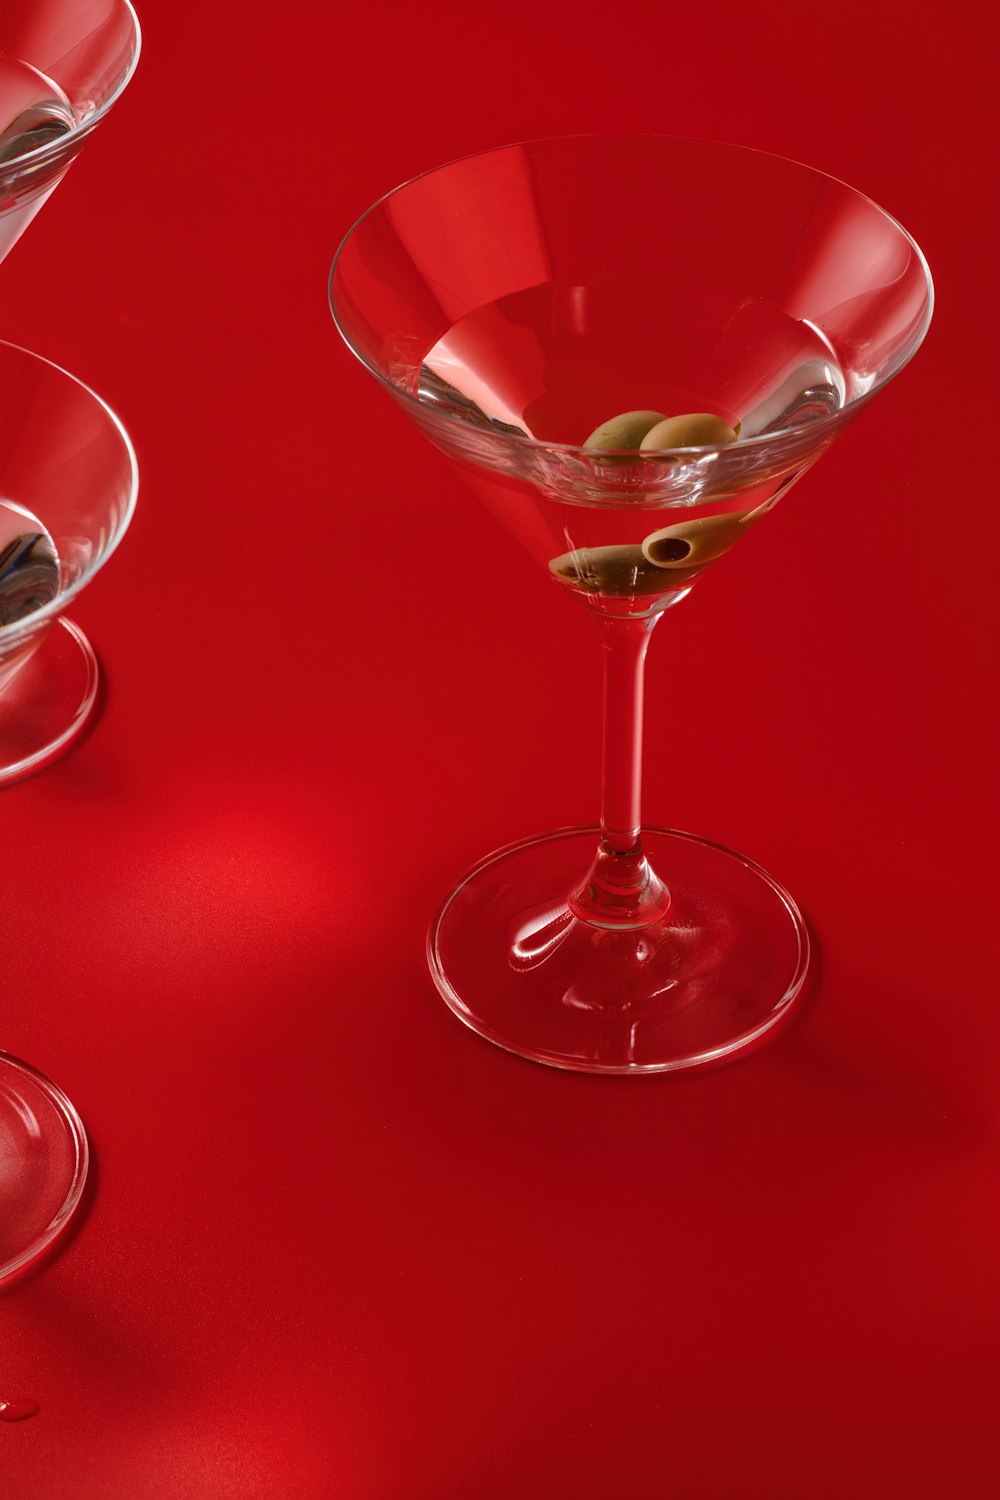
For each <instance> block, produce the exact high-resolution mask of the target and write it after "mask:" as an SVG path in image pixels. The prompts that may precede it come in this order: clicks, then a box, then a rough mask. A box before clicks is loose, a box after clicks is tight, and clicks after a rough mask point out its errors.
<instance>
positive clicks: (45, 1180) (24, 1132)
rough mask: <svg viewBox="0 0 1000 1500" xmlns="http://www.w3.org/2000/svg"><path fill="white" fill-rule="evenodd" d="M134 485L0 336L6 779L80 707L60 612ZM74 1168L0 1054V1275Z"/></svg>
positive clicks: (59, 1102)
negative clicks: (1, 341)
mask: <svg viewBox="0 0 1000 1500" xmlns="http://www.w3.org/2000/svg"><path fill="white" fill-rule="evenodd" d="M137 483H138V476H137V469H136V462H135V455H134V453H133V450H132V444H131V443H130V441H129V438H128V435H127V433H126V432H125V430H124V428H123V427H122V425H121V423H120V422H119V420H118V418H117V417H116V416H115V415H114V413H113V412H112V411H111V410H110V409H109V408H108V407H107V406H106V405H105V404H104V402H103V401H101V400H100V398H99V397H97V396H95V395H94V393H93V391H91V390H88V389H87V387H86V386H85V385H82V384H81V383H80V382H79V381H78V380H75V379H74V378H73V376H72V375H68V374H67V373H66V371H65V370H60V369H59V368H58V366H56V365H53V364H50V363H49V362H48V360H45V359H41V358H39V356H37V355H35V354H29V353H28V352H27V351H26V350H24V349H18V348H17V347H15V345H13V344H7V343H0V746H2V747H3V752H4V757H5V760H4V766H5V775H6V777H7V779H8V780H10V779H12V778H13V777H14V776H16V775H19V774H20V775H24V774H26V772H27V771H29V770H33V769H35V768H37V766H38V765H39V764H41V763H42V761H44V760H48V759H50V758H51V757H52V756H53V755H54V754H55V753H57V751H58V750H59V749H60V748H62V745H63V744H65V743H66V741H67V739H68V738H69V736H70V735H71V734H72V733H73V732H74V731H75V729H77V728H78V727H79V725H80V724H81V723H82V722H83V720H84V719H85V718H86V716H87V713H88V712H89V709H90V706H91V704H92V702H93V695H94V691H95V688H96V682H97V676H96V668H95V667H94V665H93V656H92V653H91V651H90V648H89V646H87V645H86V642H85V641H84V639H83V637H82V635H81V632H80V631H79V630H78V629H77V627H76V626H75V625H73V624H71V623H70V622H69V621H67V620H66V619H64V618H63V611H64V610H65V608H66V606H67V605H68V604H69V603H70V602H71V601H72V600H73V599H75V598H76V596H77V595H78V594H79V593H80V592H81V590H82V589H84V588H86V586H87V584H88V583H89V582H90V580H91V579H92V578H93V577H94V575H95V573H96V572H97V571H98V569H99V568H101V567H102V566H103V565H104V563H105V562H106V561H107V559H108V558H109V557H110V556H111V554H112V552H114V550H115V548H116V547H117V545H118V543H119V542H120V540H121V538H122V536H123V535H124V533H125V530H126V528H127V526H128V524H129V521H130V520H131V517H132V513H133V510H134V507H135V499H136V491H137ZM88 663H89V664H90V665H89V667H87V664H88ZM81 664H83V666H84V667H87V670H86V671H84V673H83V674H82V675H81V672H80V668H81ZM67 715H69V724H68V726H67V723H66V719H67ZM60 735H61V738H60ZM86 1171H87V1140H86V1136H85V1135H84V1131H83V1126H82V1125H81V1123H80V1119H79V1116H78V1115H77V1113H76V1110H75V1109H74V1108H73V1106H72V1104H71V1103H70V1102H69V1100H68V1099H67V1098H66V1097H65V1096H64V1095H63V1094H62V1093H61V1092H60V1090H59V1089H57V1088H56V1087H55V1086H54V1085H53V1084H52V1083H50V1082H49V1081H48V1080H47V1079H45V1078H43V1077H42V1076H41V1075H40V1074H39V1073H36V1072H35V1071H34V1069H32V1068H29V1067H28V1066H27V1065H26V1064H24V1063H20V1062H18V1061H17V1060H15V1059H14V1058H11V1057H8V1056H7V1055H6V1054H3V1053H0V1281H3V1280H4V1279H5V1278H6V1277H8V1276H10V1275H11V1274H12V1273H13V1272H14V1271H16V1270H18V1269H20V1268H21V1267H22V1266H24V1265H26V1264H27V1263H28V1262H30V1261H32V1260H33V1259H34V1258H35V1257H36V1256H38V1255H39V1254H40V1253H41V1251H42V1250H43V1249H44V1248H45V1247H46V1245H48V1244H49V1243H50V1242H51V1241H52V1239H53V1238H54V1237H55V1236H56V1235H57V1234H58V1233H59V1231H60V1229H61V1228H62V1227H63V1225H64V1224H65V1223H66V1221H67V1220H68V1219H69V1217H70V1215H71V1214H72V1212H73V1209H74V1208H75V1207H76V1205H77V1203H78V1201H79V1197H80V1193H81V1191H82V1189H83V1183H84V1178H85V1177H86Z"/></svg>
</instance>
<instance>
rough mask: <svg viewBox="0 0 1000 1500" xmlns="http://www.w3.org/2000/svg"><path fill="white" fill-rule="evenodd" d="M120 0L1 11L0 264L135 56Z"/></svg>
mask: <svg viewBox="0 0 1000 1500" xmlns="http://www.w3.org/2000/svg"><path fill="white" fill-rule="evenodd" d="M139 47H140V34H139V23H138V20H137V19H136V14H135V11H134V10H133V9H132V6H131V5H130V4H129V3H128V0H100V3H96V0H5V3H4V5H3V7H2V8H0V260H2V259H3V258H4V257H5V256H6V255H7V253H8V251H9V250H10V249H11V247H12V246H13V245H14V244H16V242H17V240H18V239H20V237H21V235H22V234H23V233H24V231H25V229H26V228H27V226H28V225H29V224H30V222H31V220H32V219H33V218H34V216H35V214H36V213H37V212H38V210H39V209H40V208H41V206H42V204H43V203H44V202H45V200H46V198H48V196H49V194H50V193H51V192H52V191H53V189H54V188H55V186H56V184H57V183H58V182H59V180H60V178H61V177H62V176H63V175H64V173H65V172H66V170H67V168H68V167H69V165H70V163H71V162H72V161H73V160H74V158H75V157H76V154H77V152H78V151H79V149H80V147H81V146H82V144H83V142H84V141H85V140H86V138H87V136H89V135H90V133H91V132H92V131H93V130H94V129H95V128H96V127H97V125H98V124H99V122H100V121H101V120H102V119H103V118H104V116H105V115H106V114H107V113H108V110H109V109H110V108H111V107H112V105H113V104H114V103H115V101H116V100H117V99H118V98H119V97H120V95H121V93H122V91H123V90H124V88H125V86H126V85H127V83H128V81H129V79H130V78H131V77H132V74H133V72H134V71H135V66H136V63H137V62H138V59H139Z"/></svg>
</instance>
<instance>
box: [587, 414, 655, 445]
mask: <svg viewBox="0 0 1000 1500" xmlns="http://www.w3.org/2000/svg"><path fill="white" fill-rule="evenodd" d="M663 420H664V417H663V413H662V411H623V412H622V414H621V416H620V417H611V418H609V420H608V421H607V422H602V423H601V425H600V427H595V428H594V430H593V432H592V433H591V434H590V437H589V438H588V439H587V441H586V442H585V443H584V445H583V446H584V447H585V448H638V446H639V444H640V443H641V442H642V440H643V438H644V437H645V436H646V433H647V432H649V430H650V428H651V427H656V426H657V424H658V423H662V422H663Z"/></svg>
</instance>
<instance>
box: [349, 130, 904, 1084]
mask: <svg viewBox="0 0 1000 1500" xmlns="http://www.w3.org/2000/svg"><path fill="white" fill-rule="evenodd" d="M330 301H331V307H332V311H333V316H334V320H335V322H336V325H337V327H338V329H339V331H340V333H341V334H342V336H343V338H344V339H345V341H346V343H347V344H348V346H349V347H350V349H351V350H352V351H353V352H354V353H355V354H356V355H357V356H358V358H359V359H360V360H361V361H362V363H363V364H364V365H365V366H366V367H367V368H368V370H369V371H370V372H371V373H372V374H373V375H374V376H375V377H376V378H377V379H378V380H379V382H380V383H381V384H382V386H383V387H384V389H385V390H386V391H387V392H388V394H389V395H390V396H392V398H393V399H394V400H395V401H396V402H397V403H398V405H399V406H400V407H401V408H402V409H403V410H404V411H406V412H407V413H408V414H409V415H410V416H411V417H412V418H413V420H414V421H416V422H417V424H418V426H419V427H420V428H421V429H422V431H423V432H424V433H425V435H426V436H427V437H428V438H429V439H430V440H431V442H432V443H434V444H435V446H437V447H438V448H439V449H440V450H441V451H442V452H443V453H445V454H446V455H447V456H448V457H449V458H451V459H452V460H453V461H454V462H455V463H456V464H457V465H458V466H459V469H460V471H461V474H462V476H463V478H464V479H465V481H466V482H467V483H468V484H469V485H470V487H471V488H472V489H473V490H474V491H475V492H476V493H477V494H478V495H479V496H480V498H481V499H482V500H483V501H484V503H485V504H486V505H487V506H488V508H489V509H490V510H491V511H492V513H493V514H494V515H495V516H496V517H497V519H498V520H500V521H501V523H502V524H503V525H505V526H506V527H507V528H508V530H509V531H510V532H511V533H512V535H514V536H515V537H516V538H517V539H518V540H519V541H520V542H521V543H522V544H523V546H524V547H525V548H526V549H527V550H528V551H529V552H530V553H531V555H532V556H534V557H535V558H536V560H537V561H538V562H539V564H540V565H541V566H542V568H543V570H544V574H545V576H546V578H547V580H548V582H549V585H550V586H555V587H558V588H560V589H561V590H562V591H563V592H564V593H565V594H566V596H567V597H569V598H571V599H574V600H575V601H576V602H577V603H579V604H580V605H582V606H583V607H584V608H586V609H587V610H588V611H589V612H590V613H591V615H592V616H593V618H594V621H595V624H596V626H597V629H598V632H599V639H600V642H601V646H602V648H603V651H602V654H603V659H604V669H605V671H604V676H605V693H604V702H605V706H604V778H603V782H604V784H603V801H602V816H601V824H600V827H599V828H594V829H587V828H582V829H562V830H558V831H557V832H555V833H551V834H547V835H543V836H541V837H538V838H533V839H529V840H526V841H523V842H521V843H518V844H515V845H511V846H510V847H509V848H507V849H505V850H502V851H500V852H499V853H497V854H494V855H491V856H490V857H489V858H487V859H485V860H484V861H482V862H481V863H480V864H479V865H477V866H476V867H475V869H474V870H472V871H470V872H469V873H468V874H467V875H466V876H465V877H464V878H463V879H462V880H461V881H460V882H459V884H458V885H457V886H456V888H455V889H454V890H453V891H452V892H451V893H450V895H449V896H448V897H447V899H446V900H445V902H444V904H443V906H442V908H441V910H440V912H439V913H438V916H437V917H436V919H435V922H434V924H433V925H432V928H431V932H430V936H429V939H428V959H429V963H430V969H431V973H432V975H433V977H434V980H435V983H436V984H437V986H438V989H439V990H440V992H441V994H442V996H443V997H444V999H445V1000H446V1001H447V1003H448V1004H449V1005H450V1006H451V1007H452V1009H453V1010H454V1011H455V1013H456V1014H457V1015H458V1016H459V1017H460V1018H461V1019H462V1020H463V1021H464V1022H465V1023H466V1024H467V1025H469V1026H470V1027H472V1028H473V1029H474V1030H476V1031H477V1032H479V1033H480V1034H481V1035H483V1036H486V1037H488V1038H489V1039H490V1040H491V1041H493V1042H495V1043H497V1044H499V1045H500V1046H503V1047H506V1048H508V1049H509V1050H511V1051H513V1052H516V1053H519V1054H521V1055H522V1056H526V1057H530V1058H532V1059H534V1060H536V1061H539V1062H545V1063H549V1064H552V1065H554V1066H558V1067H565V1068H573V1069H579V1070H584V1071H591V1072H610V1073H644V1072H659V1071H665V1070H671V1069H680V1068H690V1067H701V1066H705V1065H708V1064H710V1063H714V1062H718V1061H720V1060H722V1059H723V1058H727V1057H731V1056H733V1055H735V1054H737V1053H740V1052H743V1051H747V1050H749V1049H751V1048H753V1047H755V1046H757V1045H758V1044H759V1043H760V1041H761V1040H762V1039H763V1038H764V1037H765V1036H766V1035H768V1034H769V1033H771V1032H773V1031H774V1029H775V1028H777V1027H778V1026H779V1025H781V1024H782V1023H783V1022H785V1021H786V1020H787V1019H788V1018H789V1016H790V1014H791V1011H792V1008H793V1005H794V1002H795V1000H796V999H797V998H798V997H799V996H801V995H802V994H803V992H804V991H803V986H804V984H805V980H806V975H807V971H808V952H809V942H808V935H807V931H806V927H805V923H804V921H803V919H802V916H801V914H800V913H799V911H798V909H797V907H796V906H795V903H794V902H793V901H792V899H791V897H790V896H789V895H788V894H787V892H785V891H784V890H783V889H782V888H781V887H780V885H778V884H777V882H776V881H774V880H773V879H772V877H771V876H769V875H768V874H767V873H766V872H765V871H763V870H761V869H760V868H759V867H758V866H757V865H756V864H754V863H753V862H752V861H751V860H748V859H746V858H744V857H743V856H741V855H737V854H733V853H732V852H731V851H729V850H726V849H722V848H720V847H719V846H717V845H714V844H711V843H709V842H707V841H705V840H701V839H697V838H695V837H694V836H692V835H690V834H686V833H678V832H676V831H670V830H664V829H644V828H642V826H641V818H640V779H641V751H642V674H643V664H644V661H645V655H646V648H647V646H648V642H649V637H650V634H651V631H652V629H653V626H654V625H655V624H656V622H657V620H658V619H659V618H660V617H661V615H662V614H663V613H665V611H666V610H667V609H669V608H671V607H672V606H674V605H675V604H677V603H679V602H680V601H681V600H682V599H684V598H685V597H686V596H687V595H688V594H689V593H690V591H691V589H692V588H693V587H694V586H695V584H696V583H697V580H698V578H699V577H700V576H701V574H702V573H703V572H704V570H705V569H706V568H707V567H709V566H711V564H712V562H714V561H715V560H716V559H717V558H718V557H720V556H722V555H723V554H724V553H725V552H728V551H729V549H730V548H731V547H733V546H734V545H735V543H736V542H737V541H738V540H739V538H740V536H741V535H743V534H744V532H745V531H746V529H747V528H748V527H750V526H753V525H756V524H757V523H758V522H760V521H762V520H763V519H764V518H765V517H766V515H767V514H768V513H769V512H770V510H771V509H773V507H774V505H775V504H776V503H777V502H778V501H779V500H780V499H781V497H782V496H783V495H784V494H785V493H786V492H787V491H788V489H789V488H790V487H791V486H792V485H793V484H794V483H795V482H796V481H797V480H798V479H799V478H800V477H801V476H802V474H803V473H805V471H806V470H807V469H808V468H809V467H810V465H811V464H813V463H814V462H815V461H816V459H817V458H818V457H819V456H820V454H821V453H822V452H823V451H824V450H825V449H826V448H827V447H828V446H829V444H830V443H831V442H832V441H833V440H834V438H835V437H836V436H837V435H838V433H839V432H840V431H841V430H842V429H843V428H844V427H845V426H846V425H847V423H848V422H849V421H851V420H852V419H853V418H854V417H855V416H856V415H857V414H858V413H859V412H860V411H861V409H862V408H863V407H864V406H865V405H867V403H868V402H869V401H870V400H871V398H872V397H873V396H874V395H875V393H876V392H877V391H878V390H880V389H881V388H882V387H883V386H884V385H885V384H886V383H887V382H888V381H889V380H890V379H891V378H892V377H893V376H894V375H896V374H897V373H898V372H899V371H900V370H901V369H902V368H903V366H904V365H905V364H906V363H907V361H908V360H909V359H910V358H911V357H912V356H913V354H914V353H915V352H916V349H917V348H918V346H919V344H920V342H921V340H922V339H923V336H924V334H925V332H926V330H927V326H928V323H929V321H930V315H931V306H932V290H931V282H930V276H929V273H928V270H927V265H926V262H925V261H924V258H923V256H922V255H921V253H920V251H919V249H918V248H917V246H916V245H915V244H914V242H913V240H912V239H911V238H910V237H909V235H907V234H906V232H905V231H904V230H903V229H902V228H901V227H900V226H899V224H897V223H896V221H895V220H894V219H892V218H891V217H890V216H889V215H888V214H886V213H885V212H884V211H883V210H882V209H880V208H879V207H878V206H877V205H876V204H874V203H872V202H871V201H870V200H869V199H868V198H865V197H864V196H863V195H862V194H860V193H857V192H855V191H854V190H853V189H851V188H849V187H847V186H845V185H844V184H843V183H840V182H836V181H835V180H833V179H831V178H829V177H827V176H825V175H823V174H822V173H820V172H816V171H813V170H811V169H810V168H808V167H805V166H802V165H800V164H798V163H795V162H790V161H785V160H782V159H780V158H777V157H774V156H769V155H766V154H764V153H762V152H756V151H750V150H746V149H743V148H740V147H733V146H724V145H719V144H716V143H713V142H707V141H691V140H684V139H677V138H668V137H652V136H644V137H627V136H607V137H604V136H589V137H575V138H569V139H562V140H548V141H536V142H530V143H527V144H524V145H519V146H511V147H505V148H502V149H500V150H497V151H490V152H485V153H482V154H480V155H477V156H473V157H468V158H465V159H463V160H461V161H457V162H453V163H451V164H450V165H448V166H445V167H441V168H438V169H437V170H435V171H432V172H429V173H427V174H425V175H424V176H422V177H419V178H416V179H414V180H413V181H412V182H409V183H406V184H404V185H403V186H402V187H400V188H398V189H396V190H395V191H394V192H392V193H389V194H388V195H387V196H386V197H385V198H383V199H381V200H380V201H379V202H378V203H376V204H375V205H374V207H373V208H371V209H370V210H369V211H368V212H367V213H366V214H365V215H364V216H363V217H362V218H361V219H360V220H359V221H358V223H357V224H355V226H354V227H353V229H352V230H351V231H350V232H349V233H348V235H347V236H346V238H345V239H344V241H343V243H342V244H341V246H340V249H339V250H338V252H337V255H336V258H335V260H334V264H333V268H332V271H331V277H330ZM622 413H639V414H640V416H641V415H642V414H644V413H645V414H646V416H647V417H648V418H649V420H644V422H643V424H642V431H643V432H647V431H648V430H649V429H650V426H651V424H652V427H653V430H654V438H653V440H652V441H646V440H644V442H643V445H642V446H640V443H639V437H638V435H636V436H635V437H634V438H633V437H629V436H621V437H620V440H619V439H618V438H616V439H615V445H614V446H609V443H610V441H611V440H610V439H608V438H607V437H606V436H605V437H601V436H599V435H598V434H597V432H596V430H597V429H600V428H601V426H602V424H604V423H607V422H608V421H609V420H610V419H612V418H615V417H617V416H618V415H619V414H622ZM684 413H702V414H704V413H708V414H710V416H711V418H712V419H713V421H714V424H715V425H714V427H710V428H709V429H704V430H708V431H710V432H711V434H712V436H711V440H710V441H706V440H704V438H703V437H699V436H698V435H697V433H698V431H699V430H703V428H702V429H696V430H695V435H694V436H693V437H690V436H688V437H684V438H683V439H682V441H683V442H684V443H685V446H676V445H675V446H673V447H664V446H661V445H660V444H659V443H658V442H657V441H656V440H655V433H656V431H657V430H658V429H657V427H656V424H657V423H658V422H659V420H660V419H661V418H665V417H676V416H679V415H681V414H684ZM638 431H639V429H638V428H637V429H636V432H637V434H638ZM666 431H667V432H669V429H667V430H666ZM721 434H725V436H722V435H721ZM630 444H631V446H630Z"/></svg>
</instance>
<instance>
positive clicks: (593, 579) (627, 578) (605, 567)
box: [549, 543, 668, 596]
mask: <svg viewBox="0 0 1000 1500" xmlns="http://www.w3.org/2000/svg"><path fill="white" fill-rule="evenodd" d="M549 570H550V572H552V573H554V574H555V576H556V577H557V578H560V579H561V580H562V581H563V583H570V584H573V585H574V587H576V588H579V589H586V590H587V592H588V593H591V594H615V595H619V596H622V595H625V596H628V595H631V594H661V593H663V591H664V589H665V588H667V587H668V585H667V580H666V579H665V578H664V576H663V569H662V568H660V567H657V566H655V565H654V564H653V563H651V562H650V561H649V560H648V558H646V557H644V556H643V552H642V548H641V547H640V546H638V544H636V545H628V544H624V543H623V544H619V545H616V546H613V547H576V548H574V550H573V551H572V552H564V553H563V554H562V556H561V557H554V558H553V559H552V561H551V562H550V563H549Z"/></svg>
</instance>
